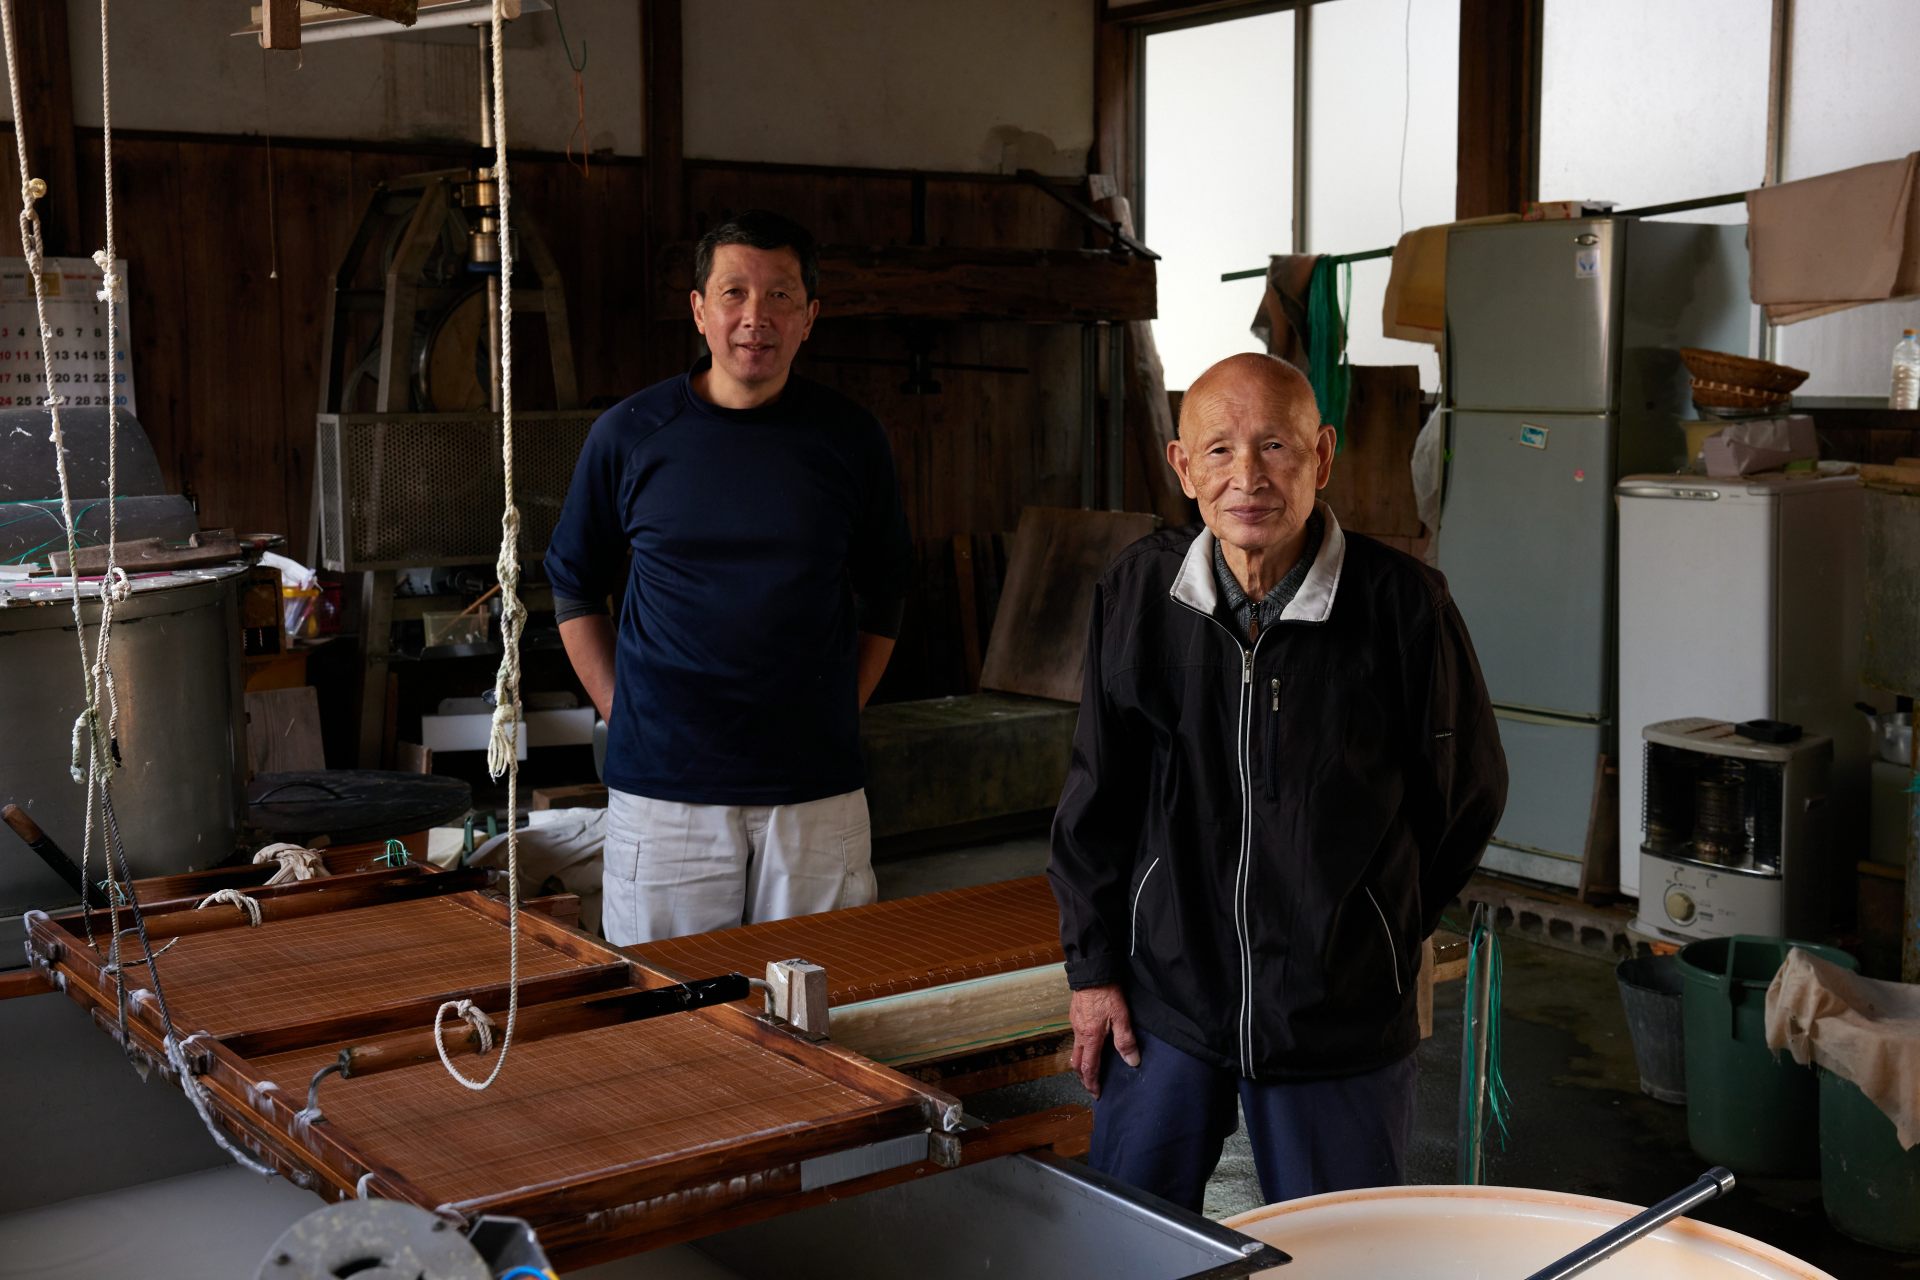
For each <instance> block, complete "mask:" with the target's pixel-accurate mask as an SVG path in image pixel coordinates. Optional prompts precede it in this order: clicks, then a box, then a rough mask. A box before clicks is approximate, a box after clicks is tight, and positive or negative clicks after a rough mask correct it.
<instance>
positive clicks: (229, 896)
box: [194, 889, 260, 929]
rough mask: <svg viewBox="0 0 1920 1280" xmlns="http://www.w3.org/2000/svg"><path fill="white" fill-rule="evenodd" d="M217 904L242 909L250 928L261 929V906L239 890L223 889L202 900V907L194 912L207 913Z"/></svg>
mask: <svg viewBox="0 0 1920 1280" xmlns="http://www.w3.org/2000/svg"><path fill="white" fill-rule="evenodd" d="M215 903H223V904H225V905H227V906H230V907H238V908H240V910H241V911H243V912H245V913H246V916H247V927H248V928H252V929H258V928H259V927H260V904H259V903H257V902H255V901H254V900H253V899H252V898H249V897H248V896H247V895H246V894H244V893H242V892H240V891H239V890H238V889H222V890H220V891H219V892H218V893H210V894H208V895H207V896H206V897H204V898H202V899H200V905H199V906H197V907H195V908H194V910H195V911H205V910H206V909H207V908H208V907H210V906H213V905H214V904H215Z"/></svg>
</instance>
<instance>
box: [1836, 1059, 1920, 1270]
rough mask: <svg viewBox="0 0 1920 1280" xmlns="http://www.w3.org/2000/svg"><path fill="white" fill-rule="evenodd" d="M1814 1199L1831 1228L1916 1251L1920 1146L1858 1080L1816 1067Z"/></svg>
mask: <svg viewBox="0 0 1920 1280" xmlns="http://www.w3.org/2000/svg"><path fill="white" fill-rule="evenodd" d="M1820 1199H1821V1200H1822V1201H1823V1202H1825V1204H1826V1208H1827V1221H1828V1222H1831V1223H1832V1224H1833V1226H1834V1229H1835V1230H1837V1231H1840V1232H1843V1233H1845V1234H1846V1235H1850V1236H1852V1237H1853V1238H1854V1239H1855V1240H1860V1241H1863V1242H1865V1243H1867V1244H1870V1245H1874V1246H1876V1247H1878V1248H1881V1249H1897V1250H1899V1251H1901V1252H1902V1253H1920V1147H1915V1148H1914V1149H1913V1150H1912V1151H1907V1150H1905V1149H1903V1148H1902V1147H1901V1146H1900V1139H1899V1138H1897V1137H1895V1136H1894V1128H1893V1121H1892V1120H1890V1119H1888V1118H1887V1113H1886V1112H1884V1111H1882V1110H1881V1109H1880V1108H1879V1107H1876V1106H1874V1105H1873V1102H1872V1101H1871V1100H1870V1099H1868V1097H1867V1095H1866V1094H1864V1093H1862V1092H1860V1086H1859V1085H1856V1084H1855V1083H1853V1081H1851V1080H1845V1079H1842V1078H1841V1077H1839V1076H1837V1075H1835V1074H1833V1072H1831V1071H1828V1070H1826V1069H1825V1068H1821V1070H1820Z"/></svg>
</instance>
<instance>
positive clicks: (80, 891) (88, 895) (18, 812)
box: [0, 804, 107, 907]
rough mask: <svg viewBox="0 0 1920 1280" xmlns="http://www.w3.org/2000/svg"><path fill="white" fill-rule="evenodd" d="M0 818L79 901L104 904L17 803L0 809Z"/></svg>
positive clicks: (98, 892) (103, 898)
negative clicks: (83, 882)
mask: <svg viewBox="0 0 1920 1280" xmlns="http://www.w3.org/2000/svg"><path fill="white" fill-rule="evenodd" d="M0 819H4V820H5V821H6V824H7V825H8V826H9V827H12V828H13V832H14V834H15V835H17V836H19V837H20V838H21V839H22V840H23V841H25V842H26V846H27V848H29V849H31V850H33V851H34V852H35V853H36V854H38V855H40V861H42V862H44V863H46V864H47V870H49V871H51V872H53V874H55V875H57V876H59V877H60V880H61V882H62V883H64V884H65V885H66V886H67V888H69V889H71V890H73V892H74V893H75V894H77V895H79V897H80V898H81V900H82V901H84V902H85V903H86V904H87V905H88V906H90V907H104V906H106V905H107V895H106V894H105V893H103V892H102V891H101V890H100V888H99V887H98V886H96V885H90V884H82V883H81V882H80V868H79V867H77V866H75V865H74V864H73V859H72V858H69V857H68V856H67V853H66V850H64V849H62V848H61V847H60V846H59V845H57V844H55V843H54V841H53V837H52V836H50V835H48V834H47V833H46V832H44V831H42V830H41V829H40V824H39V823H37V822H35V821H34V820H33V819H32V818H31V817H29V816H28V815H27V811H26V810H25V809H22V808H21V807H20V806H19V805H17V804H10V805H8V806H6V808H4V809H0Z"/></svg>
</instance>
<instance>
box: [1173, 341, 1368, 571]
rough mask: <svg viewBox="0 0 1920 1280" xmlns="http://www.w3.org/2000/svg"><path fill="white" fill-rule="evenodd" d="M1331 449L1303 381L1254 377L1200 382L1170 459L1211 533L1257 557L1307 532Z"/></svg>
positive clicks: (1184, 409)
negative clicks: (1293, 381)
mask: <svg viewBox="0 0 1920 1280" xmlns="http://www.w3.org/2000/svg"><path fill="white" fill-rule="evenodd" d="M1303 392H1304V398H1303V395H1302V393H1303ZM1333 446H1334V432H1333V428H1332V427H1324V426H1321V425H1320V415H1319V412H1318V411H1317V409H1316V408H1315V406H1314V402H1313V392H1312V389H1311V388H1309V387H1307V386H1306V385H1305V379H1301V380H1300V381H1299V383H1298V384H1297V385H1296V384H1291V383H1285V382H1279V381H1277V380H1276V379H1272V378H1267V377H1263V376H1259V375H1255V376H1251V377H1246V378H1226V379H1214V380H1213V381H1212V382H1211V383H1205V382H1204V381H1203V383H1196V384H1195V386H1194V388H1193V389H1192V390H1191V391H1189V392H1188V393H1187V398H1186V400H1185V402H1184V403H1183V404H1182V405H1181V412H1180V438H1179V439H1177V440H1175V441H1173V442H1172V443H1171V444H1169V445H1168V446H1167V459H1168V461H1170V462H1171V463H1172V464H1173V468H1174V470H1175V471H1177V472H1178V473H1179V475H1180V487H1181V488H1183V489H1185V490H1186V491H1187V496H1188V497H1189V498H1192V499H1194V500H1195V501H1196V502H1198V503H1199V504H1200V518H1201V519H1202V520H1204V521H1205V522H1206V525H1207V528H1208V529H1210V530H1212V531H1213V536H1214V537H1216V538H1218V539H1220V540H1221V541H1222V542H1224V543H1226V544H1227V545H1228V546H1230V547H1237V548H1239V549H1240V550H1242V551H1246V552H1252V553H1259V552H1264V551H1271V550H1275V549H1278V548H1281V547H1284V546H1285V545H1287V544H1288V543H1289V542H1290V541H1291V540H1292V539H1294V538H1297V537H1299V536H1300V535H1301V531H1302V530H1304V529H1305V528H1306V525H1307V517H1308V516H1309V515H1311V514H1312V513H1313V504H1314V494H1315V492H1316V491H1317V490H1319V489H1321V488H1323V487H1324V486H1325V485H1326V483H1327V480H1328V479H1329V478H1330V477H1331V476H1332V474H1333Z"/></svg>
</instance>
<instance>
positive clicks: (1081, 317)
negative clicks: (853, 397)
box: [654, 243, 1157, 324]
mask: <svg viewBox="0 0 1920 1280" xmlns="http://www.w3.org/2000/svg"><path fill="white" fill-rule="evenodd" d="M661 258H662V265H661V272H660V289H659V291H658V292H656V294H655V299H654V316H655V318H656V319H660V320H679V319H681V318H683V317H684V316H685V315H686V311H687V290H688V289H689V288H691V287H692V283H693V267H692V260H693V255H692V246H691V245H689V244H685V243H681V244H678V245H672V246H669V247H668V249H667V250H666V251H665V252H664V253H663V254H662V255H661ZM1155 279H1156V276H1155V272H1154V264H1153V263H1152V262H1150V261H1148V260H1146V259H1143V258H1133V259H1127V260H1124V261H1122V260H1117V259H1115V258H1114V257H1113V256H1112V255H1111V254H1108V253H1100V252H1094V251H1092V250H1075V249H956V248H949V247H947V246H933V245H885V246H876V247H870V248H855V247H849V246H842V245H823V246H821V249H820V297H821V300H822V302H821V314H822V316H823V317H825V318H829V319H841V320H844V319H851V318H855V317H858V318H863V319H871V318H876V317H913V318H919V319H927V320H1011V321H1018V322H1022V323H1026V324H1082V323H1086V322H1089V321H1100V320H1115V321H1119V320H1151V319H1152V318H1153V316H1154V313H1155V306H1156V296H1157V295H1156V292H1155Z"/></svg>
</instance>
